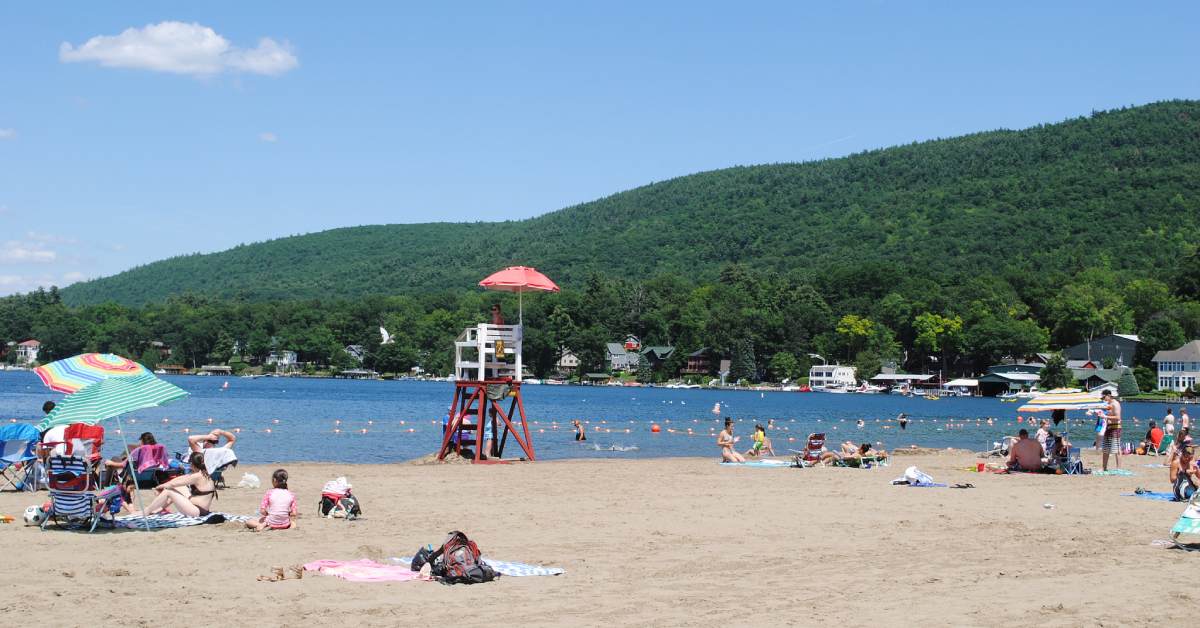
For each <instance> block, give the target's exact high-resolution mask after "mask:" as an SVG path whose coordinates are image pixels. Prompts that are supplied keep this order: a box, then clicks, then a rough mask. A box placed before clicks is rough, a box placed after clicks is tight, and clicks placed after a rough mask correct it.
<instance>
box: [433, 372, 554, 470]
mask: <svg viewBox="0 0 1200 628" xmlns="http://www.w3.org/2000/svg"><path fill="white" fill-rule="evenodd" d="M506 400H507V401H508V402H509V403H508V411H507V412H506V411H505V410H504V407H503V404H504V402H505V401H506ZM514 412H515V413H518V414H519V415H520V417H521V425H520V427H519V428H518V427H517V426H516V425H514V424H513V419H514V418H515V416H516V415H514ZM510 435H511V436H512V439H513V440H515V441H516V442H517V445H518V446H520V448H521V451H523V452H524V453H525V460H530V461H532V460H535V457H534V454H533V441H532V440H531V439H530V437H529V423H528V421H526V419H525V404H524V402H523V401H522V400H521V382H519V381H514V380H512V379H510V378H502V379H488V380H483V381H456V382H454V400H453V401H451V402H450V421H449V422H448V423H447V424H446V429H445V434H443V435H442V447H441V449H440V450H439V451H438V460H444V459H445V458H446V454H448V453H450V452H451V451H459V452H461V451H462V448H463V447H465V446H467V445H468V444H470V445H472V447H471V449H472V451H474V452H475V457H474V461H475V462H476V463H479V462H492V461H498V460H501V459H503V457H504V447H505V445H507V443H508V438H509V436H510ZM485 456H486V458H485Z"/></svg>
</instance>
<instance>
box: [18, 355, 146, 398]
mask: <svg viewBox="0 0 1200 628" xmlns="http://www.w3.org/2000/svg"><path fill="white" fill-rule="evenodd" d="M33 372H34V373H36V374H37V376H38V377H39V378H41V380H42V383H43V384H45V385H46V387H48V388H49V389H50V390H57V391H58V392H62V393H67V394H70V393H73V392H75V391H77V390H80V389H82V388H83V387H85V386H88V385H89V384H95V383H96V382H99V381H103V380H106V379H108V378H110V377H128V376H131V375H148V374H149V373H150V371H148V370H146V367H144V366H142V365H141V364H138V363H137V362H134V361H133V360H130V359H129V358H124V357H121V356H119V355H113V354H111V353H83V354H80V355H77V356H75V357H71V358H65V359H62V360H58V361H56V362H51V363H49V364H45V365H43V366H39V367H37V368H36V369H33Z"/></svg>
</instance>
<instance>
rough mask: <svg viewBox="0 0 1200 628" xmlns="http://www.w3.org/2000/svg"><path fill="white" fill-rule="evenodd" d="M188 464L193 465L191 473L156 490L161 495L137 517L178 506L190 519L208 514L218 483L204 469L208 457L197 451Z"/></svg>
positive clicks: (155, 488) (136, 512)
mask: <svg viewBox="0 0 1200 628" xmlns="http://www.w3.org/2000/svg"><path fill="white" fill-rule="evenodd" d="M188 462H189V463H190V464H191V465H192V472H191V473H189V474H187V475H181V476H179V477H177V478H175V479H173V480H171V481H169V482H165V483H163V484H159V485H158V486H156V487H154V490H156V491H158V496H157V497H155V498H154V501H152V502H150V505H149V506H146V510H144V511H137V510H135V511H133V514H135V515H142V514H155V513H158V512H160V511H162V510H163V509H165V508H166V507H167V506H174V507H175V511H176V512H178V513H179V514H182V515H187V516H189V517H204V516H206V515H208V514H209V512H210V511H209V508H210V507H211V506H212V502H213V500H214V499H216V497H217V483H216V482H214V481H213V479H212V478H211V477H209V475H208V469H207V468H205V466H204V454H202V453H200V452H195V451H194V452H192V455H191V456H190V457H189V458H188ZM184 487H186V488H187V489H188V490H187V492H186V493H185V492H184V491H183V490H182V489H183V488H184Z"/></svg>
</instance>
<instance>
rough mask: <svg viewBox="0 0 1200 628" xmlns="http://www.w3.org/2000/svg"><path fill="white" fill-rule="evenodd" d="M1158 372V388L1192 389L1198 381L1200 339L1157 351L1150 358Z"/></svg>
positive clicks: (1199, 379)
mask: <svg viewBox="0 0 1200 628" xmlns="http://www.w3.org/2000/svg"><path fill="white" fill-rule="evenodd" d="M1151 362H1153V363H1154V368H1155V370H1156V371H1157V372H1158V388H1159V389H1160V390H1174V391H1176V392H1183V391H1185V390H1194V389H1195V386H1196V382H1197V381H1200V340H1193V341H1191V342H1189V343H1187V344H1185V345H1183V346H1182V347H1179V348H1178V349H1173V350H1170V351H1159V352H1158V353H1156V354H1154V358H1153V359H1152V360H1151Z"/></svg>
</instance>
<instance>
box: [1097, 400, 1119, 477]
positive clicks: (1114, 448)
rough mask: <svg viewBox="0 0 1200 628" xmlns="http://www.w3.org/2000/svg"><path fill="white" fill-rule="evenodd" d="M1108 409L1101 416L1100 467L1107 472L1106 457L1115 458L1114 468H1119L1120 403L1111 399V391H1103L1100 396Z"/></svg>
mask: <svg viewBox="0 0 1200 628" xmlns="http://www.w3.org/2000/svg"><path fill="white" fill-rule="evenodd" d="M1100 398H1101V399H1103V400H1104V402H1105V403H1107V404H1108V407H1107V408H1105V410H1104V414H1103V415H1102V416H1103V417H1104V420H1105V427H1104V440H1103V442H1102V443H1101V458H1100V466H1101V468H1102V469H1104V470H1105V471H1108V455H1109V454H1110V453H1111V454H1112V455H1114V456H1116V466H1117V468H1118V469H1120V468H1121V402H1120V401H1117V400H1116V399H1115V398H1114V397H1113V391H1112V389H1105V391H1104V394H1103V395H1101V396H1100Z"/></svg>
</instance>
